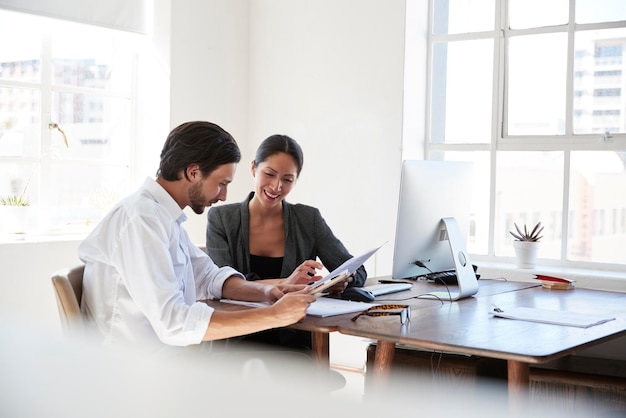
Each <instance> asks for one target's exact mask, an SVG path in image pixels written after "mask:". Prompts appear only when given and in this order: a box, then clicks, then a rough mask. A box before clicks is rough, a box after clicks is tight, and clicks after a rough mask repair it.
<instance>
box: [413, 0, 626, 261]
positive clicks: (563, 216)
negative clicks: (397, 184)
mask: <svg viewBox="0 0 626 418" xmlns="http://www.w3.org/2000/svg"><path fill="white" fill-rule="evenodd" d="M430 5H431V8H432V13H431V14H430V16H431V17H430V26H429V28H430V29H429V38H428V39H429V41H428V43H429V59H428V62H429V66H428V74H429V83H428V96H429V98H428V101H427V103H428V108H427V115H428V118H427V132H426V138H427V139H426V141H425V155H426V158H428V159H437V160H466V161H472V162H474V166H475V178H474V183H475V187H474V196H473V197H474V201H473V202H472V204H471V212H472V213H471V219H472V230H471V232H470V233H471V236H470V237H468V249H469V251H470V252H471V253H472V254H473V255H474V256H475V257H476V259H480V260H494V261H495V260H506V259H507V258H510V257H513V254H514V253H513V246H512V239H513V238H512V237H511V236H510V234H509V233H508V231H510V230H512V229H513V228H514V226H513V223H514V222H515V223H517V224H518V225H520V224H527V225H529V226H533V225H534V224H535V223H537V222H539V221H541V222H542V224H543V225H544V227H545V230H544V233H543V235H544V238H543V239H542V247H541V251H540V254H539V257H540V259H542V262H543V263H544V264H545V265H559V266H569V267H580V268H606V269H620V268H621V269H623V268H624V265H626V253H625V252H624V251H623V250H622V249H623V248H624V247H626V233H625V231H624V230H625V228H624V227H623V225H624V223H625V222H626V221H625V220H624V213H626V193H625V192H624V191H625V190H626V169H625V166H626V116H625V115H626V97H625V96H624V95H625V94H626V93H625V90H624V86H626V78H624V75H623V74H624V69H625V67H626V60H625V59H624V58H625V57H624V55H625V54H626V8H623V7H621V6H618V2H615V1H612V0H553V1H550V2H548V3H546V2H545V1H542V0H482V1H472V0H431V2H430ZM539 10H540V11H541V12H540V13H539V12H538V11H539ZM470 11H471V12H470ZM476 16H480V17H479V18H476Z"/></svg>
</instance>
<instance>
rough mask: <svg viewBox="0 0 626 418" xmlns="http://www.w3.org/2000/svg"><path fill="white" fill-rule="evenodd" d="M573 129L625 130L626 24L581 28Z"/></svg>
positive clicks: (583, 131)
mask: <svg viewBox="0 0 626 418" xmlns="http://www.w3.org/2000/svg"><path fill="white" fill-rule="evenodd" d="M575 48H576V52H575V60H574V115H573V122H574V133H576V134H589V133H603V132H611V133H623V132H626V101H625V100H624V97H625V95H626V91H625V87H626V74H625V73H624V72H625V69H624V62H626V59H625V58H626V57H625V55H626V28H618V29H607V30H597V31H596V30H594V31H585V32H578V33H577V34H576V43H575Z"/></svg>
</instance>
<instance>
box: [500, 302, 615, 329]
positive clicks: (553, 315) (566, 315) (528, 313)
mask: <svg viewBox="0 0 626 418" xmlns="http://www.w3.org/2000/svg"><path fill="white" fill-rule="evenodd" d="M489 313H490V314H491V315H493V316H497V317H500V318H507V319H518V320H521V321H531V322H540V323H543V324H554V325H565V326H570V327H579V328H589V327H592V326H594V325H598V324H602V323H604V322H607V321H612V320H614V319H615V317H614V316H611V315H598V314H583V313H578V312H568V311H555V310H550V309H537V308H526V307H517V308H502V312H496V311H489Z"/></svg>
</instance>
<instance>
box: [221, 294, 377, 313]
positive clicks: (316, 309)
mask: <svg viewBox="0 0 626 418" xmlns="http://www.w3.org/2000/svg"><path fill="white" fill-rule="evenodd" d="M220 302H224V303H232V304H234V305H243V306H250V307H252V308H261V307H264V306H270V305H269V303H266V302H246V301H242V300H233V299H221V300H220ZM376 305H378V304H377V303H365V302H354V301H350V300H343V299H334V298H326V297H323V296H319V297H318V298H317V300H316V301H315V302H313V303H312V304H311V305H310V306H309V308H308V309H307V311H306V313H307V315H311V316H320V317H327V316H333V315H342V314H348V313H354V312H362V311H364V310H366V309H367V308H370V307H372V306H376Z"/></svg>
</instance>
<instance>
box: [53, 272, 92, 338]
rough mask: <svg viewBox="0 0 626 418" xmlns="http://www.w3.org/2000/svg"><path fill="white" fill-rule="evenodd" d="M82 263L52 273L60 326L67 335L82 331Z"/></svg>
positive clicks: (78, 333) (77, 333)
mask: <svg viewBox="0 0 626 418" xmlns="http://www.w3.org/2000/svg"><path fill="white" fill-rule="evenodd" d="M84 271H85V266H84V265H82V264H81V265H79V266H75V267H71V268H66V269H63V270H59V271H57V272H56V273H54V274H53V275H52V285H53V287H54V291H55V296H56V301H57V307H58V308H59V316H60V318H61V328H62V329H63V332H64V333H65V334H66V335H68V336H76V335H80V334H82V332H83V331H84V329H83V328H84V318H83V315H82V313H81V311H80V301H81V299H82V296H83V273H84Z"/></svg>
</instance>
